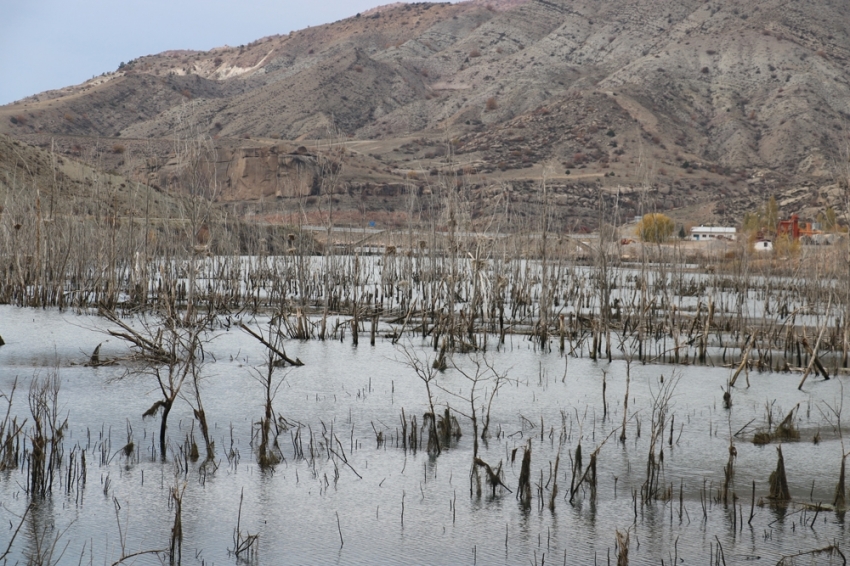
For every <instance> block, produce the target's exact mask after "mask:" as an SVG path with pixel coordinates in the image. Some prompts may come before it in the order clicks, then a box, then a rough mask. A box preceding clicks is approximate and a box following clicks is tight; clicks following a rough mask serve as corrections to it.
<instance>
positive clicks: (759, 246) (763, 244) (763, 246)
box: [753, 240, 773, 252]
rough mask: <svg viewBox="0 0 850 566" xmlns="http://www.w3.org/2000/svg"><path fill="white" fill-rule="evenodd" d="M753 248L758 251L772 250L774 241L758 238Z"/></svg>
mask: <svg viewBox="0 0 850 566" xmlns="http://www.w3.org/2000/svg"><path fill="white" fill-rule="evenodd" d="M753 250H755V251H757V252H772V251H773V242H771V241H770V240H756V241H755V242H753Z"/></svg>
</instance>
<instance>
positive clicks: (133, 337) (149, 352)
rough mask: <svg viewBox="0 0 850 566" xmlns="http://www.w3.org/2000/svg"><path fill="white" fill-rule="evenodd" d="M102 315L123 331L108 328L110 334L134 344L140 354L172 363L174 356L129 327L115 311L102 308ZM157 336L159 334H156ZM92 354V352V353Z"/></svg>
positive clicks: (174, 359)
mask: <svg viewBox="0 0 850 566" xmlns="http://www.w3.org/2000/svg"><path fill="white" fill-rule="evenodd" d="M103 316H104V317H105V318H106V319H107V320H108V321H109V322H111V323H113V324H117V325H118V326H120V327H121V329H122V330H123V331H124V332H119V331H117V330H112V329H110V330H109V334H110V335H111V336H115V337H116V338H121V339H123V340H126V341H127V342H129V343H130V344H133V345H135V346H136V347H137V348H139V350H141V351H142V355H144V356H145V357H149V358H151V359H153V360H156V361H161V362H164V363H173V362H175V361H177V360H176V356H175V355H174V354H173V353H171V352H168V351H166V350H165V349H164V348H163V347H162V346H161V345H160V344H159V343H158V342H159V341H158V340H157V342H153V341H151V340H148V339H147V338H145V337H144V336H142V335H141V334H140V333H139V332H138V331H137V330H135V329H134V328H131V327H130V326H129V325H127V324H126V323H125V322H124V321H123V320H121V319H120V318H118V317H117V316H115V313H113V312H112V311H108V310H104V311H103ZM157 336H159V335H157ZM92 356H94V354H92Z"/></svg>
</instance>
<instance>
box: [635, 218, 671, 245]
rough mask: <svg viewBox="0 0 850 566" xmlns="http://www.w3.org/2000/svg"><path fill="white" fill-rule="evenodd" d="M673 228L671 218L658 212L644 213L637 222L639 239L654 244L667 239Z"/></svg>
mask: <svg viewBox="0 0 850 566" xmlns="http://www.w3.org/2000/svg"><path fill="white" fill-rule="evenodd" d="M674 229H675V225H674V224H673V220H672V219H671V218H670V217H669V216H667V215H666V214H661V213H660V212H652V213H650V214H644V216H643V218H641V220H640V222H638V236H639V237H640V239H641V240H642V241H644V242H651V243H654V244H660V243H661V242H665V241H667V239H668V238H669V237H670V236H671V235H672V234H673V230H674Z"/></svg>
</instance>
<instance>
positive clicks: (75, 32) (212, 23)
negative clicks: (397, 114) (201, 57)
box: [0, 0, 390, 105]
mask: <svg viewBox="0 0 850 566" xmlns="http://www.w3.org/2000/svg"><path fill="white" fill-rule="evenodd" d="M389 1H390V0H312V1H309V0H307V1H305V0H277V1H273V0H228V1H225V0H129V1H127V0H110V1H107V0H0V14H2V15H0V105H2V104H7V103H9V102H12V101H14V100H18V99H20V98H23V97H25V96H28V95H31V94H36V93H39V92H43V91H45V90H49V89H54V88H60V87H63V86H68V85H73V84H79V83H81V82H83V81H86V80H88V79H90V78H92V77H93V76H96V75H100V74H101V73H104V72H106V71H113V70H115V69H117V68H118V65H119V64H120V63H121V62H122V61H130V60H132V59H135V58H136V57H140V56H142V55H151V54H154V53H160V52H162V51H166V50H169V49H198V50H208V49H211V48H213V47H217V46H220V45H225V44H227V45H241V44H244V43H250V42H251V41H254V40H255V39H259V38H261V37H265V36H267V35H274V34H285V33H289V32H290V31H293V30H299V29H303V28H305V27H307V26H314V25H319V24H324V23H329V22H333V21H336V20H340V19H343V18H347V17H349V16H353V15H354V14H356V13H357V12H360V11H363V10H367V9H369V8H373V7H375V6H378V5H382V4H387V3H389Z"/></svg>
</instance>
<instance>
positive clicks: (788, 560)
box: [776, 544, 847, 566]
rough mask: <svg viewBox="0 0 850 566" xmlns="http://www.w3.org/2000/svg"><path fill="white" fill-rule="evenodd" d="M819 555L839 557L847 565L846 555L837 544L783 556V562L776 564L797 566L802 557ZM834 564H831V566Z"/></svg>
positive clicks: (779, 565) (778, 565) (777, 565)
mask: <svg viewBox="0 0 850 566" xmlns="http://www.w3.org/2000/svg"><path fill="white" fill-rule="evenodd" d="M818 554H825V555H827V556H831V557H836V556H837V557H839V558H841V563H842V564H847V558H846V557H845V556H844V553H843V552H841V549H839V548H838V545H837V544H831V545H829V546H825V547H823V548H816V549H815V550H807V551H805V552H798V553H797V554H791V555H788V556H783V557H782V560H780V561H779V562H777V563H776V566H785V565H786V564H787V565H788V566H790V565H791V564H796V563H797V561H796V560H795V559H796V558H800V557H802V556H813V557H814V556H817V555H818ZM831 563H832V562H830V564H831Z"/></svg>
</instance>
